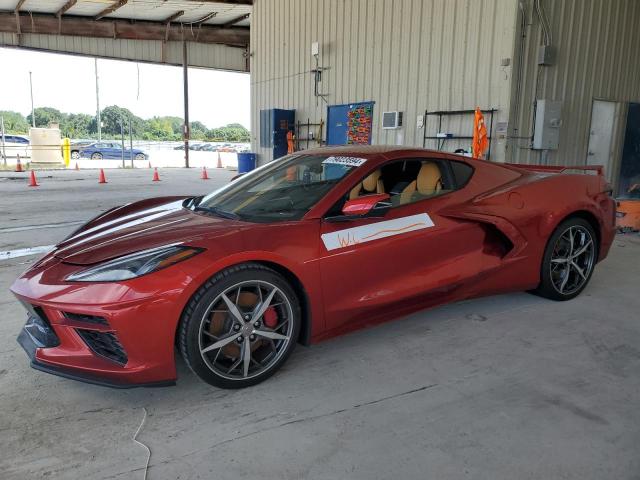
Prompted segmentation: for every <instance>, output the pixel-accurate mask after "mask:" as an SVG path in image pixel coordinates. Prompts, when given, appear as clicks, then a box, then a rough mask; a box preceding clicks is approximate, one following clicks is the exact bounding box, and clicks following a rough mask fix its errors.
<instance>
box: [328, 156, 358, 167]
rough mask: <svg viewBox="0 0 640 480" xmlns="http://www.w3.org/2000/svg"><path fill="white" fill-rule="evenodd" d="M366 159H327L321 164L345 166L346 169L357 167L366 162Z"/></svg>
mask: <svg viewBox="0 0 640 480" xmlns="http://www.w3.org/2000/svg"><path fill="white" fill-rule="evenodd" d="M366 161H367V159H366V158H358V157H328V158H327V159H325V160H324V161H323V162H322V163H331V164H333V165H346V166H347V167H359V166H361V165H363V164H364V162H366Z"/></svg>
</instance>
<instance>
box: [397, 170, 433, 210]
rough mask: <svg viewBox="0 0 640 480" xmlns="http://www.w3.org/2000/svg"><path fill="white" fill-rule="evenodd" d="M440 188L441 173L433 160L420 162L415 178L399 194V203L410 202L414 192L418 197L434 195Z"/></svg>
mask: <svg viewBox="0 0 640 480" xmlns="http://www.w3.org/2000/svg"><path fill="white" fill-rule="evenodd" d="M440 190H442V173H441V172H440V168H439V167H438V165H437V164H436V163H434V162H422V166H421V167H420V171H419V172H418V176H417V177H416V179H415V180H414V181H413V182H411V183H410V184H409V185H407V186H406V187H405V189H404V190H403V191H402V193H401V194H400V205H405V204H407V203H411V201H412V200H413V199H414V197H415V194H416V193H417V194H419V195H420V197H428V196H430V195H435V194H436V193H438V192H440Z"/></svg>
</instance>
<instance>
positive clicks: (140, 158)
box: [134, 153, 146, 160]
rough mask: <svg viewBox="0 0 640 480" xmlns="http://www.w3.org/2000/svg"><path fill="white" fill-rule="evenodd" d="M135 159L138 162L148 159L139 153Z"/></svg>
mask: <svg viewBox="0 0 640 480" xmlns="http://www.w3.org/2000/svg"><path fill="white" fill-rule="evenodd" d="M134 158H135V159H136V160H146V157H145V156H144V154H142V153H138V154H137V155H136V156H135V157H134Z"/></svg>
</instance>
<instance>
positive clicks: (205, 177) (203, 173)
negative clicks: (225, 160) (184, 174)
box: [200, 167, 209, 180]
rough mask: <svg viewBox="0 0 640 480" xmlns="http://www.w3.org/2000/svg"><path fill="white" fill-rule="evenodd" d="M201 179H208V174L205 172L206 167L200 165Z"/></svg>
mask: <svg viewBox="0 0 640 480" xmlns="http://www.w3.org/2000/svg"><path fill="white" fill-rule="evenodd" d="M200 178H201V179H202V180H209V174H208V173H207V167H202V174H201V175H200Z"/></svg>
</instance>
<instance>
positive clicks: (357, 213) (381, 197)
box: [342, 193, 391, 217]
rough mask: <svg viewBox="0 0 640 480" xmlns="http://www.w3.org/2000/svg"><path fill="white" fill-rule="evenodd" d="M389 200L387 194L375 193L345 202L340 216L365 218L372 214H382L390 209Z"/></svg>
mask: <svg viewBox="0 0 640 480" xmlns="http://www.w3.org/2000/svg"><path fill="white" fill-rule="evenodd" d="M390 198H391V197H390V196H389V194H387V193H377V194H374V195H365V196H363V197H358V198H354V199H353V200H347V202H346V203H345V204H344V206H343V207H342V214H343V215H345V216H347V217H365V216H367V215H370V214H372V213H374V212H375V213H380V214H384V213H385V212H386V211H387V210H388V209H389V208H390V207H391V203H390V202H389V199H390Z"/></svg>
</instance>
